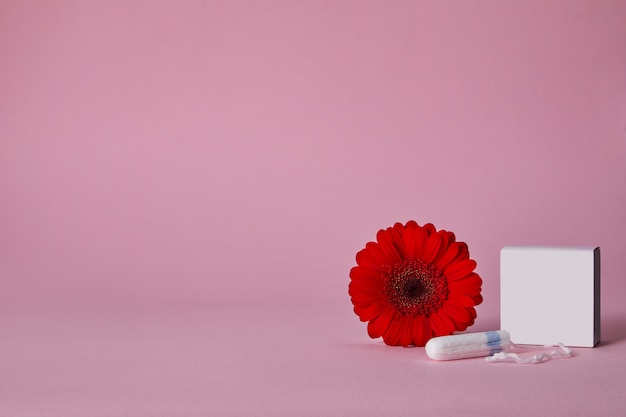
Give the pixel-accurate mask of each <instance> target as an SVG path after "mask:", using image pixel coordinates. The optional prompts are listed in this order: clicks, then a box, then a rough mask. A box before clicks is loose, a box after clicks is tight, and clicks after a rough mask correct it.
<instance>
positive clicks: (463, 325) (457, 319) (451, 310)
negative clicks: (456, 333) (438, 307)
mask: <svg viewBox="0 0 626 417" xmlns="http://www.w3.org/2000/svg"><path fill="white" fill-rule="evenodd" d="M443 308H444V309H445V310H446V314H447V315H448V316H449V317H450V318H451V319H452V321H453V322H454V327H455V329H456V330H465V329H467V323H469V322H470V321H471V320H472V316H470V313H469V312H468V311H467V310H466V309H465V308H463V307H462V306H460V305H459V304H457V303H455V302H454V301H450V300H446V301H444V302H443Z"/></svg>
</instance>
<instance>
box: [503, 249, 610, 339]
mask: <svg viewBox="0 0 626 417" xmlns="http://www.w3.org/2000/svg"><path fill="white" fill-rule="evenodd" d="M500 296H501V297H500V313H501V314H500V326H501V328H502V329H503V330H507V331H508V332H509V333H510V334H511V340H512V341H513V342H514V343H518V344H530V345H546V344H553V343H557V342H561V343H563V344H565V345H566V346H579V347H593V346H595V345H596V344H597V343H598V342H599V341H600V248H597V247H584V248H579V247H576V248H574V247H571V248H568V247H532V246H507V247H504V248H502V250H501V252H500Z"/></svg>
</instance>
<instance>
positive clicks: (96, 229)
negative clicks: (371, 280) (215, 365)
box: [0, 0, 626, 343]
mask: <svg viewBox="0 0 626 417" xmlns="http://www.w3.org/2000/svg"><path fill="white" fill-rule="evenodd" d="M624 22H626V2H624V1H621V0H615V1H609V0H605V1H594V2H586V1H519V2H515V1H472V2H469V1H468V2H464V1H458V2H435V1H432V2H431V1H395V2H383V1H330V2H320V1H306V2H300V1H299V2H294V1H266V2H254V1H247V2H246V1H207V2H195V1H182V2H175V1H103V2H90V1H6V0H5V1H1V2H0V56H1V62H2V63H1V65H0V195H1V203H0V304H2V306H3V307H2V309H3V311H30V312H31V313H32V312H35V313H37V312H44V311H45V312H50V311H55V310H57V309H60V308H61V307H63V308H70V309H71V308H73V309H78V311H87V310H99V311H113V309H119V308H138V307H147V308H152V307H156V308H158V309H168V310H169V309H180V308H183V309H186V308H189V307H192V308H194V309H205V308H216V307H226V308H232V307H239V306H242V307H243V306H245V307H246V308H249V307H255V306H256V307H262V306H265V305H270V306H291V307H297V306H303V308H309V307H310V306H314V305H318V306H319V305H324V306H327V307H328V308H336V310H337V312H338V314H342V315H344V316H345V317H346V320H348V321H350V323H353V325H354V327H355V328H357V331H358V332H359V334H362V337H363V342H365V343H367V336H366V334H365V330H364V328H363V326H362V324H360V323H359V322H358V319H357V317H356V316H354V315H353V314H352V313H351V311H350V310H351V305H350V302H349V297H348V295H347V285H348V280H349V278H348V271H349V269H350V268H351V267H352V266H353V265H354V255H355V253H356V252H357V251H358V250H359V249H361V248H362V247H363V245H364V244H365V243H366V242H367V241H368V240H372V239H374V236H375V233H376V231H377V230H378V229H379V228H383V227H387V226H390V225H392V224H393V223H394V222H396V221H402V222H404V221H406V220H408V219H415V220H416V221H418V222H419V223H425V222H432V223H434V224H435V225H436V226H437V227H438V228H444V229H447V230H452V231H454V232H455V233H456V235H457V238H458V239H459V240H463V241H466V242H467V243H468V244H469V248H470V253H471V255H472V257H473V258H474V259H475V260H476V261H477V262H478V269H477V272H479V273H480V274H481V276H482V277H483V280H484V286H483V296H484V299H485V301H484V303H483V304H482V305H481V306H480V307H479V308H478V321H477V326H478V328H481V327H482V328H494V327H497V326H498V320H499V313H498V312H499V295H498V293H499V250H500V248H501V247H502V246H504V245H507V244H537V245H544V244H548V245H598V246H600V247H601V248H602V278H603V282H602V297H603V314H605V315H607V314H608V315H611V314H613V315H614V316H616V315H619V316H620V317H623V315H624V313H625V310H624V308H623V307H622V303H621V299H622V295H623V293H624V291H626V280H624V274H623V271H624V270H626V257H625V256H624V254H623V251H624V249H626V237H625V235H626V233H625V232H626V227H625V226H626V220H625V216H624V213H625V211H626V188H625V187H626V186H625V184H626V163H625V162H624V161H625V158H626V24H624ZM564 291H566V289H564ZM342 317H343V316H342ZM620 323H622V324H623V320H622V321H621V322H620Z"/></svg>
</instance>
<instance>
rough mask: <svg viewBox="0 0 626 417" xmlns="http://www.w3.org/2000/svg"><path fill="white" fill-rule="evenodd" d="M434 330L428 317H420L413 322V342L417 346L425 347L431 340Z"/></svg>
mask: <svg viewBox="0 0 626 417" xmlns="http://www.w3.org/2000/svg"><path fill="white" fill-rule="evenodd" d="M431 332H432V330H431V329H430V322H429V321H428V319H427V318H426V317H423V316H419V317H416V318H415V319H414V320H413V342H414V343H415V346H424V345H425V344H426V342H428V340H430V336H431Z"/></svg>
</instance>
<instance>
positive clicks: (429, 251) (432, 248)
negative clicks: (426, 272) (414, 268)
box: [422, 234, 441, 264]
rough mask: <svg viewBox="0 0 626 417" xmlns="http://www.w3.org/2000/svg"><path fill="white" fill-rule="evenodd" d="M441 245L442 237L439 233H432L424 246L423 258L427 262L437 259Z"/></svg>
mask: <svg viewBox="0 0 626 417" xmlns="http://www.w3.org/2000/svg"><path fill="white" fill-rule="evenodd" d="M440 246H441V237H440V236H439V235H437V234H434V235H431V236H430V237H429V238H428V240H427V241H426V245H425V246H424V255H423V257H422V260H423V261H424V262H426V263H427V264H429V263H431V262H432V261H433V260H434V259H435V256H436V255H437V252H438V251H439V247H440Z"/></svg>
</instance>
